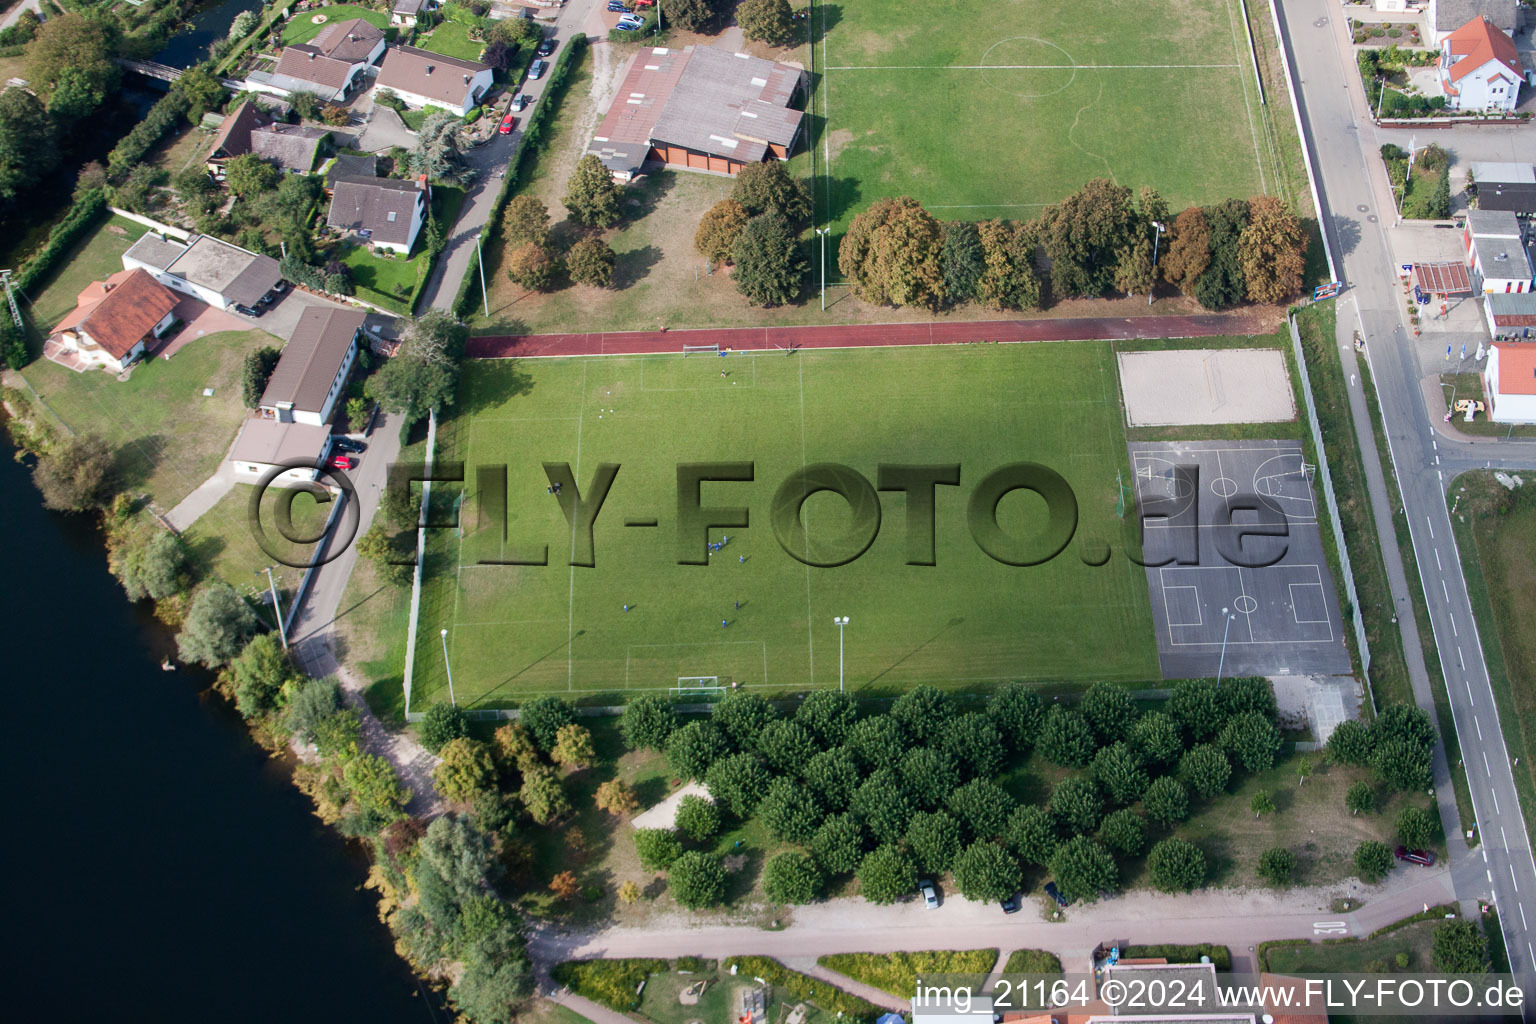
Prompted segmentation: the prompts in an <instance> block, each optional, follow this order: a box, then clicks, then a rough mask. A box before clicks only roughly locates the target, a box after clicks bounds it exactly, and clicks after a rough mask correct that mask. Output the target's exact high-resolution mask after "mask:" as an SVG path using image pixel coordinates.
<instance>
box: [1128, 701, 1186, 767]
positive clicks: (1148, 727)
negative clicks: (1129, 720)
mask: <svg viewBox="0 0 1536 1024" xmlns="http://www.w3.org/2000/svg"><path fill="white" fill-rule="evenodd" d="M1128 739H1129V742H1130V744H1131V746H1132V748H1134V749H1135V750H1136V751H1137V752H1138V753H1139V754H1140V755H1141V756H1142V759H1143V760H1145V761H1146V763H1147V766H1148V767H1149V768H1151V769H1152V770H1153V771H1157V770H1159V769H1161V768H1165V767H1167V766H1168V765H1170V764H1173V763H1174V762H1175V761H1177V760H1178V759H1179V755H1180V754H1181V753H1183V752H1184V737H1183V736H1182V735H1181V734H1180V732H1179V727H1178V724H1177V723H1175V722H1174V720H1173V719H1172V718H1171V717H1169V716H1168V715H1167V714H1166V713H1164V712H1162V711H1149V712H1147V713H1146V714H1145V715H1142V716H1141V717H1140V718H1138V719H1137V720H1136V724H1135V725H1133V726H1131V731H1130V735H1129V737H1128Z"/></svg>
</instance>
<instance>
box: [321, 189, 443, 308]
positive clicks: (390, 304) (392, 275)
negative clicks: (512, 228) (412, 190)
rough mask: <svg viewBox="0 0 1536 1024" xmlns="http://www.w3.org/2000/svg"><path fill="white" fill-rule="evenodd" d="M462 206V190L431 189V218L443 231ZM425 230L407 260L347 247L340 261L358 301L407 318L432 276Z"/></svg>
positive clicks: (369, 248)
mask: <svg viewBox="0 0 1536 1024" xmlns="http://www.w3.org/2000/svg"><path fill="white" fill-rule="evenodd" d="M463 205H464V190H463V189H462V188H459V187H458V186H456V185H433V186H432V216H433V217H434V218H435V219H436V220H437V222H438V223H439V224H441V225H443V231H444V232H445V233H446V232H449V231H451V230H452V229H453V222H454V221H455V220H457V219H458V216H459V207H461V206H463ZM427 231H428V226H427V225H426V224H423V225H422V227H421V233H420V234H419V235H417V236H416V247H415V248H414V249H413V250H412V252H411V256H410V258H409V259H407V258H405V257H404V256H376V255H374V252H373V248H372V246H369V245H366V244H351V245H349V246H348V247H347V249H346V252H345V253H344V254H343V255H342V257H341V261H342V262H343V263H345V264H346V265H347V266H348V267H350V268H351V270H352V283H353V284H354V285H355V286H356V287H357V293H358V298H360V299H366V300H367V301H369V302H372V303H376V304H377V305H380V306H383V307H385V308H386V309H390V310H393V311H394V312H396V313H402V314H406V315H409V314H410V312H411V310H413V309H414V308H415V306H416V297H417V296H418V295H419V294H420V293H421V289H422V286H423V285H425V284H426V283H427V276H428V275H429V274H430V273H431V272H432V259H431V257H430V256H428V255H427Z"/></svg>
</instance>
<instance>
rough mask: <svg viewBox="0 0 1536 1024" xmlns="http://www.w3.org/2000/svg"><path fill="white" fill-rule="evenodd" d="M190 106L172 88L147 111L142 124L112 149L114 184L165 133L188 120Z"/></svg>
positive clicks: (109, 170)
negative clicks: (182, 121) (183, 120)
mask: <svg viewBox="0 0 1536 1024" xmlns="http://www.w3.org/2000/svg"><path fill="white" fill-rule="evenodd" d="M190 106H191V104H190V103H188V102H187V97H186V95H185V94H184V93H182V91H181V90H180V89H177V88H176V87H175V86H174V85H173V86H171V91H170V92H168V93H166V94H165V95H164V96H162V97H161V98H160V100H159V102H157V103H156V104H155V105H154V106H152V107H150V108H149V113H147V114H145V115H144V120H142V121H140V122H139V123H138V124H136V125H134V126H133V130H132V131H131V132H129V133H128V134H127V135H124V136H123V138H122V141H121V142H119V143H118V144H117V145H116V146H114V147H113V148H112V152H111V154H110V155H109V156H108V157H107V175H108V177H110V178H111V179H112V180H113V181H122V180H123V179H124V178H126V177H128V172H129V171H131V170H133V169H134V167H136V166H138V165H139V164H140V163H141V162H143V160H144V157H145V155H146V154H148V153H149V151H150V150H151V149H153V148H154V147H155V146H156V145H157V144H158V143H159V142H160V140H161V139H163V138H165V135H166V133H167V132H169V131H170V130H171V129H172V128H173V127H175V126H176V124H177V123H178V122H180V121H181V119H182V118H184V117H186V116H187V108H188V107H190Z"/></svg>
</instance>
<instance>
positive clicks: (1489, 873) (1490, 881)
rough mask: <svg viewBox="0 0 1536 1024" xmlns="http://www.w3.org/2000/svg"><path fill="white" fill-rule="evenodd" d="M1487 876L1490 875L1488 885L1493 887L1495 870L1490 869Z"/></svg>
mask: <svg viewBox="0 0 1536 1024" xmlns="http://www.w3.org/2000/svg"><path fill="white" fill-rule="evenodd" d="M1487 875H1488V884H1489V885H1492V884H1493V869H1492V868H1490V869H1489V870H1488V871H1487Z"/></svg>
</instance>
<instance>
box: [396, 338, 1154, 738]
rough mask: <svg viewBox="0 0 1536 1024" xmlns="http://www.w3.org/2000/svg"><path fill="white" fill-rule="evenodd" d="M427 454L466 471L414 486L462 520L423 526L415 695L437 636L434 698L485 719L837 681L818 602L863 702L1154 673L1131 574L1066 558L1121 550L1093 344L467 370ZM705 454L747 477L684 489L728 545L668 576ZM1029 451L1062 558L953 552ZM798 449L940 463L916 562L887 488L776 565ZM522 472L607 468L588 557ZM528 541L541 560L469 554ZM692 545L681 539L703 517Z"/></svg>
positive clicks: (541, 482)
mask: <svg viewBox="0 0 1536 1024" xmlns="http://www.w3.org/2000/svg"><path fill="white" fill-rule="evenodd" d="M722 370H723V371H725V375H724V376H722ZM438 446H439V458H441V459H446V460H462V461H463V462H464V463H465V480H466V484H465V485H464V486H465V488H466V491H465V492H464V493H463V494H462V495H461V496H460V495H457V494H456V493H455V491H454V488H457V487H458V485H449V489H448V490H446V491H443V492H440V493H439V494H437V495H436V496H435V497H434V505H435V506H438V507H440V508H443V509H445V510H446V509H448V508H451V507H453V506H454V505H457V506H459V514H458V519H457V521H458V522H459V523H460V528H459V529H445V530H435V531H429V534H430V540H429V548H428V563H427V564H428V574H427V582H426V585H425V586H424V588H423V595H422V608H421V617H420V625H419V630H418V643H417V649H416V658H415V671H414V677H413V694H412V700H411V704H412V706H413V707H418V708H419V707H425V706H426V704H427V703H428V702H430V701H432V700H440V699H445V698H446V697H447V695H448V694H447V676H446V674H445V671H444V664H445V663H444V655H443V648H442V638H441V637H440V630H442V629H447V630H448V636H447V641H448V657H449V659H450V661H449V662H448V664H450V665H451V668H452V674H453V684H454V688H455V694H454V695H455V697H456V699H457V700H458V701H459V703H461V704H467V705H469V706H471V707H483V708H491V707H499V706H507V705H511V704H515V703H516V702H518V701H520V700H523V699H526V698H527V697H530V696H533V695H540V694H548V693H558V694H569V695H571V696H572V697H573V698H574V699H585V700H601V699H603V695H614V694H618V693H621V692H624V691H639V690H652V691H666V690H668V689H669V688H671V687H674V686H677V685H678V680H679V678H680V677H684V676H716V677H718V678H719V681H720V684H721V685H725V684H727V683H733V682H734V683H740V684H743V685H747V686H753V687H761V688H763V689H764V690H765V692H766V691H789V690H803V689H806V688H810V687H829V686H836V685H838V674H839V657H840V655H839V631H838V627H837V626H836V625H834V623H833V619H834V617H838V616H847V617H848V618H849V620H850V622H849V624H848V626H847V627H846V647H845V648H844V651H843V654H842V657H843V662H842V664H843V670H844V671H845V672H846V681H847V687H848V688H849V689H850V690H852V691H855V692H859V693H863V694H883V693H895V692H900V691H901V690H904V689H906V688H908V687H911V686H913V685H916V684H918V683H923V682H932V683H935V684H939V685H944V686H950V687H956V688H978V687H984V686H985V685H986V684H988V683H990V682H994V681H998V680H1004V679H1034V680H1082V681H1089V680H1096V679H1119V680H1131V681H1135V680H1144V679H1155V678H1158V666H1157V653H1156V647H1155V643H1154V638H1153V628H1152V619H1151V611H1150V607H1149V601H1148V596H1147V585H1146V579H1145V576H1144V574H1143V572H1142V570H1141V569H1139V568H1137V567H1136V566H1135V565H1134V564H1132V563H1131V562H1130V561H1128V560H1127V559H1125V558H1123V557H1122V556H1120V555H1119V554H1118V553H1117V554H1115V556H1114V557H1112V558H1111V559H1110V561H1109V562H1108V563H1107V564H1104V565H1101V566H1099V567H1090V566H1088V565H1087V564H1085V563H1084V561H1083V559H1082V554H1083V548H1082V545H1081V543H1080V542H1081V541H1082V540H1083V539H1085V538H1086V539H1088V540H1094V541H1100V542H1109V543H1111V544H1113V546H1114V549H1115V551H1116V552H1118V551H1119V550H1120V543H1119V538H1120V536H1121V535H1120V530H1121V528H1122V527H1121V522H1120V519H1119V518H1118V516H1117V510H1116V505H1117V502H1118V498H1119V493H1120V492H1119V478H1118V474H1120V473H1122V472H1123V473H1125V478H1126V479H1129V471H1128V464H1127V455H1126V448H1125V438H1124V434H1123V431H1122V428H1121V416H1120V411H1119V399H1118V390H1117V385H1116V378H1115V368H1114V355H1113V353H1112V351H1111V349H1110V346H1109V345H1108V344H1107V343H1073V344H1040V345H1006V346H998V345H978V346H942V347H932V348H873V349H847V350H809V351H808V350H802V351H799V352H797V353H795V354H794V355H793V356H786V355H785V354H784V353H782V352H774V353H771V354H770V353H760V354H735V355H730V356H727V357H716V356H714V355H713V354H712V353H711V354H709V355H707V356H690V357H687V358H684V357H682V356H681V355H664V356H648V357H607V358H601V359H597V358H592V359H568V360H544V359H535V360H521V361H486V362H472V363H470V364H468V365H467V366H466V367H465V370H464V378H463V383H462V386H461V390H460V396H459V399H458V401H457V402H456V403H455V405H454V406H453V408H452V410H451V417H450V418H448V419H447V420H446V421H445V422H444V423H443V424H442V425H441V428H440V430H439V435H438ZM720 461H729V462H751V463H753V465H754V479H753V480H752V482H710V483H705V484H703V485H702V488H701V494H700V498H701V502H702V504H703V505H704V506H706V507H710V506H744V507H746V508H747V509H748V511H749V515H750V525H749V527H748V528H746V529H734V528H727V529H714V530H712V531H710V533H709V536H710V538H711V539H712V540H714V541H719V540H721V539H722V538H723V536H725V535H729V538H730V540H729V543H728V544H726V546H725V547H724V548H723V549H722V550H721V551H719V552H718V553H715V554H713V555H710V556H709V563H708V564H706V565H680V564H678V555H679V552H678V543H679V538H678V528H677V524H678V494H677V492H678V485H677V466H678V464H679V463H696V462H720ZM1027 461H1032V462H1038V463H1041V464H1044V465H1046V466H1048V467H1050V468H1051V469H1053V470H1055V471H1056V472H1058V473H1060V474H1061V475H1062V476H1063V477H1064V478H1065V479H1066V480H1067V481H1068V483H1069V484H1070V485H1071V487H1072V489H1073V491H1074V493H1075V495H1076V500H1077V504H1078V507H1079V527H1078V531H1077V538H1078V539H1075V540H1074V541H1073V542H1072V544H1071V545H1070V546H1069V547H1068V548H1067V549H1066V550H1065V551H1063V552H1062V554H1061V555H1059V556H1058V557H1056V558H1055V559H1053V560H1051V561H1049V562H1047V563H1045V564H1043V565H1039V566H1034V567H1027V568H1026V567H1016V566H1009V565H1004V564H1002V563H1000V562H997V561H994V560H993V559H992V558H990V557H989V556H988V555H987V554H985V553H984V552H983V551H982V550H981V549H980V548H979V547H978V546H977V543H976V542H975V540H973V538H972V535H971V530H970V528H969V526H968V525H967V507H968V502H969V501H970V497H971V494H972V491H973V490H974V489H975V487H976V484H977V483H978V482H979V481H981V480H982V479H983V478H984V477H985V476H987V475H988V474H990V473H991V472H992V471H994V470H996V469H998V468H999V467H1001V466H1004V465H1007V464H1010V463H1015V462H1027ZM821 462H835V463H841V464H844V465H846V466H849V467H851V468H853V469H854V470H856V471H858V472H859V473H860V474H862V475H863V476H864V477H865V478H866V479H868V480H869V481H870V482H871V483H874V482H875V481H877V479H878V467H879V465H880V464H882V463H887V464H934V463H940V464H953V463H959V464H960V467H961V469H960V474H961V475H960V484H959V485H958V486H940V487H938V488H937V491H936V509H935V519H934V522H935V527H934V537H935V556H936V557H935V562H936V564H935V565H932V566H918V565H908V564H906V562H907V544H908V537H907V515H906V498H905V495H904V494H903V493H902V492H900V491H888V492H881V494H880V495H879V504H880V506H881V522H880V527H879V531H878V534H877V535H876V537H875V540H874V542H873V543H872V545H871V546H870V547H869V548H868V550H867V551H865V552H864V554H863V555H862V556H861V557H859V558H857V559H856V560H854V561H852V562H850V563H848V564H845V565H841V566H838V567H836V568H816V567H809V566H807V565H805V564H803V563H802V562H800V561H797V560H796V559H795V558H793V557H791V556H790V555H789V554H787V553H786V551H785V550H784V548H782V547H781V546H780V544H779V542H778V540H777V538H776V536H775V532H774V529H773V527H772V526H771V525H770V517H769V511H770V506H771V502H772V499H773V496H774V493H775V491H776V490H777V489H778V488H779V486H780V485H781V484H782V483H783V481H784V480H785V478H786V477H789V476H791V475H792V474H796V473H798V472H799V471H800V470H801V469H802V468H803V467H805V466H806V465H810V464H814V463H821ZM544 463H568V464H569V465H570V467H571V470H572V472H573V474H574V478H575V480H576V481H577V482H578V483H579V485H580V487H581V488H582V489H583V492H584V493H586V494H588V495H590V493H591V492H590V485H591V483H592V480H593V477H594V474H595V472H596V471H597V467H598V466H599V464H602V463H615V464H617V465H618V466H619V470H618V473H617V475H616V476H615V477H614V479H613V484H612V487H611V489H610V490H609V492H608V495H607V498H606V501H605V503H604V504H603V505H602V508H601V510H600V512H599V514H598V518H597V521H596V524H595V527H594V532H593V539H594V550H593V559H592V561H593V563H594V564H593V566H592V567H590V568H586V567H572V566H571V565H570V561H571V557H570V556H571V547H572V545H571V541H572V530H571V529H570V527H569V526H568V524H567V521H566V519H565V517H564V514H563V513H562V512H561V510H560V505H559V500H558V499H557V498H555V497H552V496H551V495H550V494H549V493H548V492H547V489H548V487H549V480H548V478H547V477H546V475H545V472H544V469H543V464H544ZM501 464H505V465H506V467H507V469H506V479H507V493H508V499H507V502H506V504H507V509H508V510H507V514H506V517H505V522H506V527H505V529H504V530H503V529H502V527H501V526H500V524H499V522H498V521H497V520H498V519H499V518H500V517H499V516H497V515H496V514H495V513H494V510H493V506H494V499H493V498H490V499H485V500H482V499H483V496H482V495H480V494H478V493H476V488H477V487H478V483H477V481H478V480H479V479H480V473H479V467H481V466H495V465H501ZM1044 510H1045V503H1044V501H1043V500H1042V499H1040V498H1039V497H1037V496H1036V495H1035V494H1034V493H1032V492H1030V491H1027V490H1021V491H1014V492H1012V493H1010V494H1008V495H1006V496H1004V497H1003V498H1002V499H1001V501H1000V502H999V503H998V504H997V518H998V523H999V525H1000V526H1001V527H1002V528H1003V529H1004V530H1005V531H1007V532H1008V533H1009V534H1010V535H1013V536H1017V537H1032V536H1036V535H1038V534H1039V533H1040V532H1041V530H1042V529H1043V527H1044V523H1045V514H1044ZM633 519H655V520H656V522H657V526H656V527H655V528H649V527H636V526H626V521H627V520H633ZM802 521H803V524H804V527H805V530H806V532H807V534H808V536H809V538H810V541H811V543H813V544H816V543H821V542H824V541H825V542H830V539H832V538H840V537H842V536H843V535H844V534H845V532H846V531H848V530H849V528H850V526H851V525H852V523H853V516H852V513H851V512H850V509H849V505H848V504H847V503H846V502H844V501H843V499H841V498H840V497H838V496H837V495H836V494H833V493H831V492H822V493H817V494H813V495H812V496H811V497H810V498H809V500H807V501H806V502H805V504H804V507H803V509H802ZM545 545H547V547H548V564H547V565H532V566H530V565H505V564H501V565H497V564H484V563H486V562H495V561H505V560H508V552H511V551H516V552H519V553H526V551H527V550H528V549H530V548H534V549H536V548H538V547H540V546H545ZM692 547H693V550H695V551H702V550H703V549H704V535H703V533H702V532H700V533H698V534H697V535H696V536H695V538H694V539H693V541H692ZM738 602H739V603H740V605H739V607H738V606H737V603H738ZM625 605H629V606H630V610H628V611H625V610H624V606H625ZM722 620H723V621H724V622H726V623H727V625H725V626H722V625H721V623H722Z"/></svg>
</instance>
